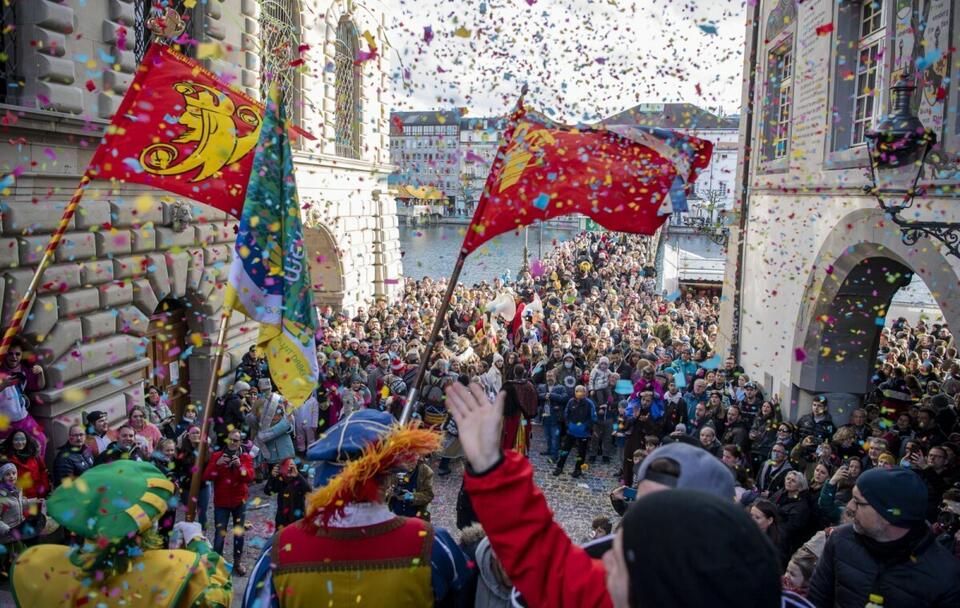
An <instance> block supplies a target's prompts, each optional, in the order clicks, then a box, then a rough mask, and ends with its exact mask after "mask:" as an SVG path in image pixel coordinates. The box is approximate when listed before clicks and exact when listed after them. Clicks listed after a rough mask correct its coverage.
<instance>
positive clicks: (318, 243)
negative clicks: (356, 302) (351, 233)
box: [303, 224, 344, 310]
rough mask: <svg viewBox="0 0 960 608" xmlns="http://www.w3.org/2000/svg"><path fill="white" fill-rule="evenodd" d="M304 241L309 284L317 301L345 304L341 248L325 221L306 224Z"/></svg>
mask: <svg viewBox="0 0 960 608" xmlns="http://www.w3.org/2000/svg"><path fill="white" fill-rule="evenodd" d="M303 243H304V246H305V247H306V249H307V253H308V254H309V259H310V285H311V287H312V289H313V298H314V304H315V305H317V306H320V307H323V306H327V305H329V306H332V307H333V309H334V310H339V309H340V307H341V306H342V305H343V295H344V294H343V263H342V262H341V259H340V250H339V249H338V248H337V244H336V241H335V240H334V238H333V235H332V234H331V233H330V231H329V230H328V229H327V228H326V227H325V226H323V225H322V224H317V225H314V226H304V227H303Z"/></svg>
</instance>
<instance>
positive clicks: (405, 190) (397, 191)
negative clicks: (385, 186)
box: [393, 184, 447, 201]
mask: <svg viewBox="0 0 960 608" xmlns="http://www.w3.org/2000/svg"><path fill="white" fill-rule="evenodd" d="M393 196H394V197H395V198H414V199H417V200H420V201H439V200H441V199H445V198H447V197H446V196H445V195H444V194H443V192H441V191H440V190H437V189H436V188H433V187H431V186H424V187H422V188H416V187H414V186H409V185H406V184H401V185H399V186H396V188H394V194H393Z"/></svg>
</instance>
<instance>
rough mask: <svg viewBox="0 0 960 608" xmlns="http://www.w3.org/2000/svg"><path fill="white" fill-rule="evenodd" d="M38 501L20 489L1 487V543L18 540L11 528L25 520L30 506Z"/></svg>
mask: <svg viewBox="0 0 960 608" xmlns="http://www.w3.org/2000/svg"><path fill="white" fill-rule="evenodd" d="M36 503H37V500H36V499H34V498H24V497H23V493H22V492H21V491H20V490H19V489H17V490H15V491H13V492H10V491H8V490H6V489H4V488H0V543H9V542H13V541H15V540H18V539H17V538H15V537H14V536H13V535H12V534H11V530H12V529H13V528H16V527H17V526H19V525H20V524H22V523H23V522H24V520H25V519H26V515H27V513H29V511H30V507H31V506H33V505H34V504H36Z"/></svg>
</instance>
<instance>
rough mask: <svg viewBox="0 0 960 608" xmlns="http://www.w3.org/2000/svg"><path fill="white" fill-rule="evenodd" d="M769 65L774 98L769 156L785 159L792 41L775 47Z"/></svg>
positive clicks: (791, 83)
mask: <svg viewBox="0 0 960 608" xmlns="http://www.w3.org/2000/svg"><path fill="white" fill-rule="evenodd" d="M770 55H771V56H770V64H771V67H772V68H773V70H772V74H771V78H770V86H771V89H772V90H771V96H772V97H773V98H774V103H775V104H776V105H775V109H774V111H773V115H772V116H771V119H772V121H773V124H771V125H770V130H771V142H770V145H771V150H772V154H771V156H772V157H773V158H774V159H777V158H785V157H786V156H787V148H788V144H789V141H790V105H791V99H792V93H793V40H792V39H790V38H788V39H787V40H786V42H784V43H783V44H781V45H780V46H779V47H777V49H776V50H774V51H773V53H771V54H770Z"/></svg>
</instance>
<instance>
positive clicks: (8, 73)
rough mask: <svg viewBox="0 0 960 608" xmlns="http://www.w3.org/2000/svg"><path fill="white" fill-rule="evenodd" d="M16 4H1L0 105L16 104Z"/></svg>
mask: <svg viewBox="0 0 960 608" xmlns="http://www.w3.org/2000/svg"><path fill="white" fill-rule="evenodd" d="M16 6H17V3H16V2H9V3H8V2H0V103H15V102H14V100H15V99H16V98H17V92H18V91H19V89H20V87H21V86H22V85H21V84H19V83H18V78H17V44H16V31H17V27H16V23H17V18H16V14H17V13H16Z"/></svg>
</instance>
